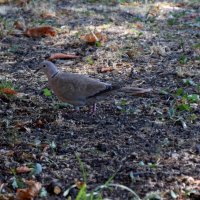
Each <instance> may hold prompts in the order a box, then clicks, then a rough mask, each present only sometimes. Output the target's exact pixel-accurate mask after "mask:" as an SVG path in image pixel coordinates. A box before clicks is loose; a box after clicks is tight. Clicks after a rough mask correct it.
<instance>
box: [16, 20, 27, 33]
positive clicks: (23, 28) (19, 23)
mask: <svg viewBox="0 0 200 200" xmlns="http://www.w3.org/2000/svg"><path fill="white" fill-rule="evenodd" d="M14 27H15V28H16V29H19V30H22V31H24V30H25V24H24V23H22V22H20V21H15V22H14Z"/></svg>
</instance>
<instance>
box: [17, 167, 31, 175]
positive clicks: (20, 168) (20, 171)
mask: <svg viewBox="0 0 200 200" xmlns="http://www.w3.org/2000/svg"><path fill="white" fill-rule="evenodd" d="M30 171H32V168H29V167H27V166H21V167H17V169H16V172H17V173H18V174H21V173H28V172H30Z"/></svg>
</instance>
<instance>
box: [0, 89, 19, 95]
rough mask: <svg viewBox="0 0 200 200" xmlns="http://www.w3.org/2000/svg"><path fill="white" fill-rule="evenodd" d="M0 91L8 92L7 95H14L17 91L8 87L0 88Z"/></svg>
mask: <svg viewBox="0 0 200 200" xmlns="http://www.w3.org/2000/svg"><path fill="white" fill-rule="evenodd" d="M0 93H4V94H8V95H15V94H17V92H16V91H15V90H12V89H10V88H1V89H0Z"/></svg>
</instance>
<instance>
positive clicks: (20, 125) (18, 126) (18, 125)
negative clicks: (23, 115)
mask: <svg viewBox="0 0 200 200" xmlns="http://www.w3.org/2000/svg"><path fill="white" fill-rule="evenodd" d="M25 124H27V123H23V122H17V123H16V125H15V128H16V129H17V130H18V131H22V132H28V133H30V132H31V129H30V128H28V127H26V126H25Z"/></svg>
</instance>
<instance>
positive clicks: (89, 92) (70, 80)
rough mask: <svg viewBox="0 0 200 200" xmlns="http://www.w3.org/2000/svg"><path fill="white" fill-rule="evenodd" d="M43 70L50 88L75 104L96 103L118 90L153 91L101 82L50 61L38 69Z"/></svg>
mask: <svg viewBox="0 0 200 200" xmlns="http://www.w3.org/2000/svg"><path fill="white" fill-rule="evenodd" d="M39 70H41V71H43V72H44V73H45V74H46V75H47V77H48V83H49V86H50V88H51V89H52V90H53V91H54V93H55V94H56V96H57V97H58V99H59V100H61V101H63V102H66V103H69V104H71V105H74V106H84V105H89V104H95V102H96V100H99V99H102V98H105V95H108V93H109V95H111V94H112V95H114V94H115V92H116V90H117V91H118V92H123V93H131V94H133V95H138V94H144V93H148V92H151V91H152V90H151V89H143V88H137V87H130V86H129V87H119V86H113V85H111V84H109V83H104V82H101V81H100V80H98V79H93V78H90V77H88V76H85V75H82V74H74V73H68V72H60V71H59V70H58V69H57V67H56V66H55V65H54V64H53V63H52V62H50V61H44V62H42V63H41V64H40V66H39V68H38V69H37V70H36V72H37V71H39Z"/></svg>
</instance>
